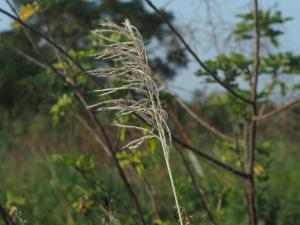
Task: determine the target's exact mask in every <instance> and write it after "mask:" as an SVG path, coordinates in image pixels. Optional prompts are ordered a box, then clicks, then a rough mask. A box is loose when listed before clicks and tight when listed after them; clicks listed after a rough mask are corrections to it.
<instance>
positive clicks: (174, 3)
mask: <svg viewBox="0 0 300 225" xmlns="http://www.w3.org/2000/svg"><path fill="white" fill-rule="evenodd" d="M152 1H153V3H155V4H156V5H158V6H160V7H163V8H164V9H166V10H170V11H172V12H173V13H174V15H175V16H176V20H175V23H174V24H175V25H176V26H177V27H178V29H179V30H180V31H181V33H182V34H183V35H184V37H185V38H186V39H187V40H188V41H189V42H190V44H191V46H192V47H193V49H194V50H195V51H196V52H197V53H198V55H199V56H200V57H201V58H202V59H208V58H212V57H214V56H215V55H216V54H217V49H216V48H215V46H216V45H215V44H214V43H213V41H212V39H213V38H212V37H211V32H212V29H211V26H208V23H209V21H210V22H211V21H212V22H213V23H214V25H215V26H216V27H217V28H216V30H217V35H216V39H218V41H219V46H220V47H219V51H224V50H225V51H231V50H232V45H231V44H230V42H228V43H225V41H226V39H227V38H228V37H227V36H228V34H230V30H231V28H232V27H233V26H234V23H235V22H236V20H235V17H234V15H235V14H236V13H237V12H243V11H247V10H249V8H250V7H251V6H252V5H251V2H252V1H251V0H235V1H232V0H206V1H205V0H152ZM205 2H209V3H210V5H211V6H213V7H211V8H210V10H209V13H208V10H207V9H208V8H207V4H205ZM259 3H260V6H261V7H262V8H270V7H273V8H274V7H275V6H276V7H277V9H279V10H281V11H282V13H283V15H284V16H288V17H293V20H292V21H290V22H288V23H287V24H286V25H285V26H284V27H283V31H284V32H285V33H286V34H285V35H284V36H283V37H282V39H281V46H280V49H281V50H283V51H292V52H294V53H295V54H300V13H299V9H300V1H299V0H284V1H279V0H260V1H259ZM0 7H1V8H5V9H8V6H7V5H6V3H5V1H4V0H0ZM149 10H151V9H150V8H149ZM209 18H210V19H209ZM10 23H11V21H10V20H9V19H8V18H7V17H5V16H4V15H2V14H0V30H3V29H9V28H10ZM226 35H227V36H226ZM224 46H225V47H224ZM251 48H252V47H251V46H246V49H245V46H242V48H241V49H240V50H241V51H251ZM197 68H198V65H197V64H196V63H195V62H194V60H193V59H191V62H190V64H189V66H188V67H187V68H185V69H182V70H180V71H179V74H178V76H177V77H176V78H175V80H174V81H172V82H170V83H169V85H170V87H171V88H172V89H173V90H174V91H176V92H177V93H178V94H179V95H180V96H181V97H182V98H184V99H189V98H190V97H191V96H192V93H193V92H194V91H195V90H197V89H198V90H208V91H209V92H212V91H222V88H220V87H219V86H217V85H206V84H204V83H203V82H202V80H201V79H200V78H198V77H195V76H194V75H193V74H194V72H195V71H196V69H197ZM294 82H300V79H295V80H291V81H290V83H294ZM261 83H264V82H261Z"/></svg>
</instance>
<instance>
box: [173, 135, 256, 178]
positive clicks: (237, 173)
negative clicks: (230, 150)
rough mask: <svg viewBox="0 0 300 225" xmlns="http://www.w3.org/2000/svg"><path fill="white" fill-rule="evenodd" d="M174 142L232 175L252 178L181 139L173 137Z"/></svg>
mask: <svg viewBox="0 0 300 225" xmlns="http://www.w3.org/2000/svg"><path fill="white" fill-rule="evenodd" d="M172 140H173V141H175V142H176V143H178V144H180V145H181V146H183V147H185V148H186V149H187V150H189V151H192V152H194V153H195V154H197V155H198V156H200V157H202V158H204V159H206V160H208V161H210V162H212V163H213V164H215V165H217V166H219V167H221V168H223V169H225V170H227V171H229V172H230V173H232V174H234V175H237V176H239V177H242V178H245V179H249V178H250V177H251V176H250V175H249V174H247V173H245V172H243V171H240V170H238V169H236V168H234V167H232V166H231V165H228V164H226V163H224V162H222V161H220V160H218V159H215V158H214V157H212V156H210V155H208V154H206V153H204V152H202V151H200V150H198V149H196V148H194V147H193V146H191V145H189V144H186V143H184V142H183V141H181V140H180V139H179V138H177V137H176V136H174V135H173V136H172Z"/></svg>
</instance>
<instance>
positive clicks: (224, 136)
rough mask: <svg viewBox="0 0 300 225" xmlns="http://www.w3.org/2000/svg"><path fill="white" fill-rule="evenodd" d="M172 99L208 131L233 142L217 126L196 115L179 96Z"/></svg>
mask: <svg viewBox="0 0 300 225" xmlns="http://www.w3.org/2000/svg"><path fill="white" fill-rule="evenodd" d="M174 100H175V101H176V102H177V103H178V105H179V106H180V107H181V108H183V109H184V110H185V111H186V112H187V113H188V114H189V115H190V116H191V117H192V118H193V119H194V120H195V121H197V122H198V123H199V124H201V125H202V126H203V127H205V128H206V129H207V130H208V131H210V132H211V133H213V134H215V135H216V136H218V137H219V138H221V139H224V140H226V141H229V142H234V140H233V139H232V138H231V137H229V136H227V135H226V134H223V133H222V132H221V131H219V130H218V129H217V128H215V127H213V126H212V125H210V124H209V123H207V122H206V121H205V120H203V119H202V118H200V117H199V116H198V115H196V113H195V112H193V111H192V110H191V109H190V108H189V107H188V106H187V105H186V104H185V103H184V102H183V101H181V100H180V99H179V98H177V97H176V96H174Z"/></svg>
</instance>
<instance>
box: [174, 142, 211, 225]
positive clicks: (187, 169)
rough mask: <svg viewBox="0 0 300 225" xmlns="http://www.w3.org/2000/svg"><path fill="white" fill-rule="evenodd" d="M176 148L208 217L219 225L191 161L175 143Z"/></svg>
mask: <svg viewBox="0 0 300 225" xmlns="http://www.w3.org/2000/svg"><path fill="white" fill-rule="evenodd" d="M175 149H176V150H177V152H178V153H179V155H180V157H181V159H182V162H183V164H184V166H185V168H186V171H187V172H188V174H189V176H190V178H191V180H192V183H193V186H194V189H195V192H196V194H197V195H198V198H199V200H200V206H201V207H203V208H204V210H205V211H206V213H207V215H208V218H209V220H210V221H211V224H213V225H217V222H216V220H215V218H214V215H213V214H212V212H211V211H210V209H209V207H208V205H207V202H206V200H205V197H204V196H203V194H202V193H201V190H200V187H199V185H198V184H197V180H196V178H195V176H194V174H193V171H192V169H191V168H190V166H189V162H188V161H187V160H186V158H185V156H184V154H183V153H182V151H180V150H179V149H178V148H177V146H176V145H175Z"/></svg>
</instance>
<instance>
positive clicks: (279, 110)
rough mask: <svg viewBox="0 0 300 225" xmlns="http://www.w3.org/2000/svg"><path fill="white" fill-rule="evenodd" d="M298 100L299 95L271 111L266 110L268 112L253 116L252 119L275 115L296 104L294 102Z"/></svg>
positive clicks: (268, 117)
mask: <svg viewBox="0 0 300 225" xmlns="http://www.w3.org/2000/svg"><path fill="white" fill-rule="evenodd" d="M299 102H300V96H297V97H296V98H294V99H293V100H291V101H289V102H287V103H286V104H283V105H281V106H279V107H278V108H276V109H274V110H272V111H271V112H268V113H266V114H263V115H260V116H254V117H253V120H255V121H262V120H266V119H270V118H271V117H273V116H275V115H277V114H278V113H281V112H283V111H285V110H287V109H289V108H292V107H294V106H296V104H297V103H299Z"/></svg>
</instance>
